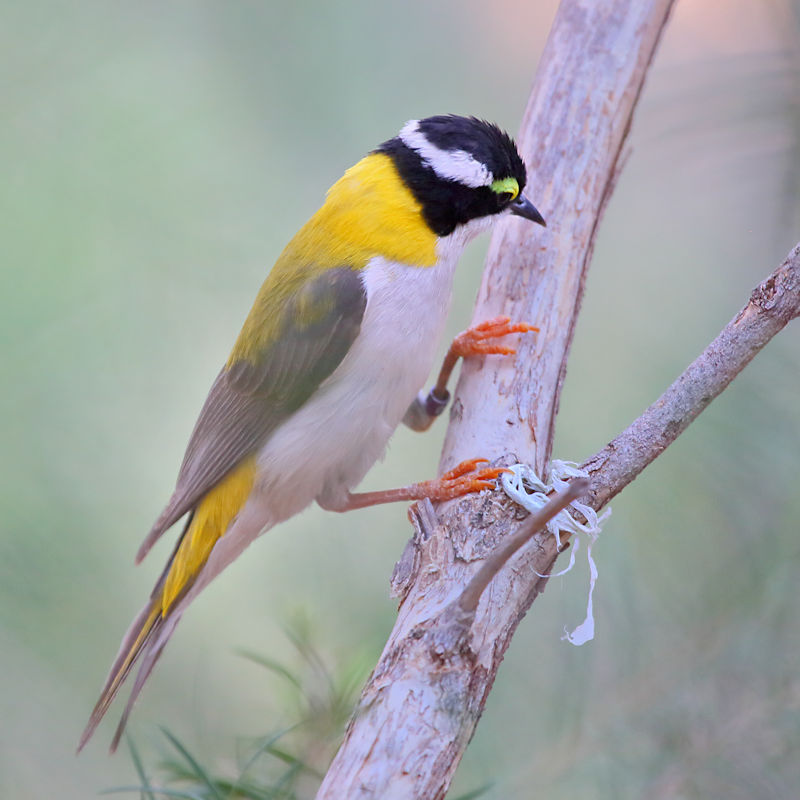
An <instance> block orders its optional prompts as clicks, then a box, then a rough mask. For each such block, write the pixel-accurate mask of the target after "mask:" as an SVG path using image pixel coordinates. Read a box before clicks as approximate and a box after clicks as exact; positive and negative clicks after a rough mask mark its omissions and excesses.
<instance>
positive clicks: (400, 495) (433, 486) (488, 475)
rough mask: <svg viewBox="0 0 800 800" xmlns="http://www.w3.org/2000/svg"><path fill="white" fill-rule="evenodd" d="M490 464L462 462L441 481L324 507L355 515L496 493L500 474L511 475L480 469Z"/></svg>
mask: <svg viewBox="0 0 800 800" xmlns="http://www.w3.org/2000/svg"><path fill="white" fill-rule="evenodd" d="M485 463H488V462H487V460H486V459H485V458H471V459H469V460H468V461H462V462H461V463H460V464H459V465H458V466H457V467H454V468H453V469H451V470H450V471H449V472H445V474H444V475H442V477H441V478H437V479H436V480H432V481H423V482H422V483H412V484H411V485H410V486H403V487H402V488H401V489H387V490H385V491H382V492H359V493H357V494H348V495H347V499H346V500H345V501H344V503H342V504H341V505H339V504H337V505H336V507H330V506H325V507H327V508H328V510H329V511H353V510H354V509H356V508H366V507H367V506H376V505H380V504H382V503H396V502H399V501H409V500H424V499H425V498H428V499H429V500H434V501H441V500H452V499H453V498H454V497H462V496H463V495H465V494H472V493H473V492H480V491H482V490H483V489H494V488H495V480H496V478H497V476H498V475H499V474H500V473H501V472H508V470H507V469H505V468H503V467H481V468H480V469H478V468H477V467H478V464H485Z"/></svg>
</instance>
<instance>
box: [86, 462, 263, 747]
mask: <svg viewBox="0 0 800 800" xmlns="http://www.w3.org/2000/svg"><path fill="white" fill-rule="evenodd" d="M255 473H256V462H255V458H249V459H247V460H246V461H244V462H242V463H241V464H240V465H239V466H238V467H237V468H236V469H234V470H233V471H232V472H230V473H229V474H228V475H227V476H226V477H225V478H223V480H222V481H220V482H219V483H218V484H217V485H216V486H215V487H214V488H213V489H212V490H211V491H210V492H209V493H208V494H207V495H206V496H205V497H204V498H203V499H202V500H201V501H200V503H199V505H198V506H197V508H196V509H195V511H194V514H193V516H192V518H191V522H190V523H189V526H188V528H187V530H186V531H185V533H184V535H183V537H182V538H181V541H180V543H179V545H178V547H177V549H176V551H175V553H174V554H173V556H172V559H171V561H170V563H169V565H168V567H167V569H166V571H165V573H164V574H163V575H162V577H161V578H160V579H159V581H158V583H157V584H156V588H155V590H154V591H153V595H152V597H151V599H150V602H149V603H148V604H147V605H146V606H145V607H144V608H143V609H142V611H141V612H140V613H139V616H137V617H136V619H135V620H134V621H133V623H132V624H131V626H130V628H129V629H128V631H127V633H126V634H125V637H124V638H123V640H122V645H121V646H120V650H119V653H118V654H117V657H116V659H115V660H114V663H113V664H112V666H111V671H110V672H109V675H108V677H107V678H106V683H105V686H104V687H103V690H102V692H101V693H100V699H99V700H98V701H97V705H95V707H94V710H93V711H92V715H91V717H89V723H88V724H87V726H86V730H84V732H83V735H82V736H81V739H80V743H79V744H78V751H79V752H80V750H81V749H82V748H83V746H84V745H85V744H86V742H87V741H89V738H90V737H91V735H92V734H93V733H94V731H95V729H96V728H97V726H98V725H99V723H100V720H101V719H102V718H103V716H104V715H105V713H106V711H108V708H109V706H110V705H111V703H112V701H113V700H114V698H115V697H116V695H117V692H118V691H119V689H120V687H121V686H122V684H123V683H124V681H125V679H126V678H127V677H128V674H129V673H130V671H131V669H132V668H133V666H134V665H135V664H136V662H137V661H138V660H139V658H140V656H142V654H143V653H146V655H145V657H144V661H143V662H142V666H141V667H140V669H139V674H138V676H137V679H136V682H135V685H134V689H133V692H132V694H131V698H130V699H129V701H128V705H127V707H126V709H125V713H124V714H123V717H122V720H121V722H120V725H119V727H118V729H117V733H116V735H115V737H114V740H113V742H112V745H111V749H112V752H113V750H114V749H116V745H117V743H118V741H119V737H120V736H121V734H122V731H123V729H124V727H125V722H126V720H127V717H128V713H129V712H130V709H131V706H132V705H133V702H134V701H135V699H136V696H137V695H138V693H139V691H141V687H142V685H143V684H144V682H145V680H146V679H147V676H148V675H149V674H150V670H151V669H152V668H153V665H154V664H155V661H156V660H157V659H158V656H159V655H160V653H161V650H162V649H163V647H164V645H165V644H166V641H167V639H169V637H170V635H171V633H172V630H173V629H174V627H175V625H176V624H177V622H178V619H179V617H177V618H176V617H175V616H174V614H172V611H173V610H174V608H175V604H176V601H177V600H178V599H179V598H180V597H182V596H183V595H184V594H185V593H186V591H187V590H188V589H189V588H190V587H191V586H192V584H193V583H194V581H195V579H196V578H197V576H198V574H199V573H200V570H202V568H203V566H204V564H205V563H206V561H207V560H208V557H209V555H210V554H211V551H212V550H213V548H214V545H215V544H216V542H217V541H218V540H219V539H220V538H222V537H223V536H224V535H225V533H226V531H227V530H228V528H229V527H230V525H231V522H232V521H233V520H234V518H235V517H236V515H237V514H238V513H239V511H240V510H241V508H242V507H243V506H244V504H245V502H246V501H247V498H248V497H249V495H250V492H251V491H252V488H253V482H254V479H255Z"/></svg>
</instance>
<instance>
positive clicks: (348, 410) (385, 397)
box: [257, 258, 455, 524]
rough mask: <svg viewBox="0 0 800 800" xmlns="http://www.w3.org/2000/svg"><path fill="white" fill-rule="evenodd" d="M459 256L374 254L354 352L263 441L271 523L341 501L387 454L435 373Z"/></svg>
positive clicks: (263, 484)
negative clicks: (421, 258)
mask: <svg viewBox="0 0 800 800" xmlns="http://www.w3.org/2000/svg"><path fill="white" fill-rule="evenodd" d="M454 262H455V259H452V260H451V259H447V260H446V261H445V263H441V262H440V263H439V264H437V265H436V266H434V267H428V268H424V267H423V268H420V267H408V266H405V265H403V264H398V263H395V262H391V261H386V260H385V259H381V258H377V259H374V260H373V261H372V262H371V263H370V264H369V266H368V267H367V268H366V269H365V270H364V273H363V280H364V285H365V287H366V292H367V306H366V310H365V312H364V319H363V321H362V324H361V331H360V333H359V336H358V338H357V340H356V342H355V343H354V344H353V347H352V348H351V350H350V352H349V353H348V354H347V356H346V357H345V358H344V360H343V361H342V363H341V364H340V365H339V366H338V367H337V369H336V370H335V371H334V373H333V374H332V375H331V376H330V378H328V379H327V380H326V381H325V382H324V383H323V384H322V386H320V388H319V390H318V391H317V392H316V393H315V394H314V396H313V397H312V399H311V400H309V401H308V402H307V403H306V404H305V405H304V406H303V407H302V408H301V409H300V410H299V411H297V412H296V413H295V414H293V415H292V417H290V418H289V419H288V420H287V421H286V422H285V423H283V424H282V425H281V426H280V428H278V430H276V431H275V433H274V434H273V435H272V436H271V437H270V439H269V441H268V442H267V443H266V444H265V446H264V448H263V449H262V451H261V453H260V455H259V458H258V479H257V481H258V489H259V492H258V493H259V494H260V495H261V498H262V499H263V501H266V502H265V505H266V506H267V508H268V510H269V517H270V520H269V522H271V523H272V524H275V523H276V522H279V521H281V520H283V519H286V518H287V517H289V516H291V515H292V514H296V513H297V512H298V511H299V510H300V509H301V508H304V507H305V506H306V505H308V504H309V503H310V502H311V501H312V500H314V499H319V500H320V501H321V502H322V503H323V504H324V505H327V506H330V505H338V504H339V503H340V502H341V501H342V500H343V499H344V498H345V497H346V495H347V492H348V491H349V490H351V489H352V488H354V487H355V486H356V485H357V484H358V483H359V482H360V481H361V479H362V478H363V477H364V475H365V474H366V473H367V471H368V470H369V468H370V467H371V466H372V465H373V464H374V463H375V462H376V461H377V460H378V459H380V458H381V457H382V456H383V454H384V451H385V449H386V444H387V442H388V441H389V437H390V436H391V435H392V433H393V432H394V430H395V428H396V427H397V426H398V424H399V423H400V420H401V419H402V418H403V415H404V414H405V412H406V410H407V408H408V406H409V405H410V404H411V402H412V400H413V399H414V397H415V396H416V394H417V392H418V391H419V390H420V389H421V388H422V386H423V384H424V382H425V379H426V378H427V376H428V374H429V373H430V370H431V367H432V365H433V358H434V354H435V351H436V346H437V344H438V342H439V339H440V338H441V334H442V331H443V329H444V324H445V320H446V317H447V311H448V308H449V305H450V295H451V287H452V279H453V269H454V266H455V263H454Z"/></svg>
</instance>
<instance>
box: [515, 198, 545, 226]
mask: <svg viewBox="0 0 800 800" xmlns="http://www.w3.org/2000/svg"><path fill="white" fill-rule="evenodd" d="M510 208H511V213H512V214H515V215H516V216H518V217H525V219H529V220H530V221H531V222H538V223H539V224H540V225H544V226H545V228H546V227H547V223H546V222H545V221H544V217H543V216H542V215H541V214H540V213H539V212H538V211H537V210H536V206H535V205H534V204H533V203H531V201H530V200H528V198H527V197H525V195H524V194H521V195H520V196H519V197H518V198H517V199H516V200H515V201H514V202H513V203H512V204H511V206H510Z"/></svg>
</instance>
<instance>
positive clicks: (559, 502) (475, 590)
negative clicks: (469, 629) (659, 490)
mask: <svg viewBox="0 0 800 800" xmlns="http://www.w3.org/2000/svg"><path fill="white" fill-rule="evenodd" d="M588 488H589V481H588V480H587V479H586V478H578V479H577V480H574V481H572V483H570V485H569V487H568V488H567V489H565V490H564V491H563V492H561V493H559V494H557V495H555V497H552V498H551V499H550V500H548V502H547V503H546V505H544V506H543V507H542V508H540V509H539V511H537V512H536V513H535V514H531V515H530V516H529V517H528V518H527V519H526V520H525V521H524V522H523V523H522V524H521V525H520V526H519V528H518V529H517V530H516V531H515V532H514V533H512V534H511V536H509V537H508V538H506V539H505V540H504V541H503V543H502V544H501V545H500V547H498V548H497V549H496V550H495V551H494V552H493V553H492V554H491V555H490V556H488V558H486V559H485V560H484V562H483V564H481V568H480V569H479V570H478V571H477V572H476V573H475V574H474V575H473V576H472V578H471V580H470V582H469V583H468V584H467V586H466V588H465V589H464V591H463V592H462V594H461V596H460V597H459V598H458V607H459V609H460V610H461V611H463V612H464V613H465V614H474V613H475V611H476V610H477V608H478V600H480V598H481V595H482V594H483V592H484V590H485V589H486V587H487V586H488V585H489V583H490V582H491V580H492V578H494V576H495V575H497V573H498V572H500V570H501V569H502V568H503V567H504V566H505V565H506V562H507V561H508V560H509V559H510V558H511V556H513V555H514V553H516V552H517V550H519V549H520V547H522V546H523V545H524V544H527V543H528V542H529V541H530V540H531V539H532V538H533V537H534V535H535V534H537V533H539V532H540V531H541V530H542V528H544V526H545V525H547V523H548V522H550V520H551V519H553V517H555V516H556V514H558V513H559V512H560V511H563V510H564V509H565V508H566V507H567V506H568V505H569V504H570V503H571V502H572V501H573V500H577V499H578V498H579V497H580V496H581V495H582V494H585V493H586V491H587V489H588Z"/></svg>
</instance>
